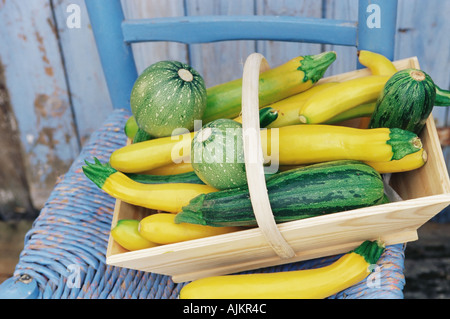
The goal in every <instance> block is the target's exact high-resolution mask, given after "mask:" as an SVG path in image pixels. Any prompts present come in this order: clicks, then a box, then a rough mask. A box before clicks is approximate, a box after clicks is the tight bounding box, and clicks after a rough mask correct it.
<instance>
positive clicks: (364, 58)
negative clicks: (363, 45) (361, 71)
mask: <svg viewBox="0 0 450 319" xmlns="http://www.w3.org/2000/svg"><path fill="white" fill-rule="evenodd" d="M357 54H358V61H359V63H361V64H362V65H364V66H365V67H367V68H368V69H369V70H370V71H371V72H372V74H373V75H386V76H392V75H394V74H395V73H396V72H397V68H396V67H395V65H394V64H393V63H392V62H391V60H389V59H388V58H386V57H385V56H384V55H382V54H379V53H376V52H372V51H368V50H359V51H358V52H357Z"/></svg>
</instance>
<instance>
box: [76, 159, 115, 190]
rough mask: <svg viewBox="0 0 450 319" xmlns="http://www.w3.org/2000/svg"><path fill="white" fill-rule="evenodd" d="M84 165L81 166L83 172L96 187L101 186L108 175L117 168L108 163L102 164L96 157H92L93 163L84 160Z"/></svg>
mask: <svg viewBox="0 0 450 319" xmlns="http://www.w3.org/2000/svg"><path fill="white" fill-rule="evenodd" d="M85 163H86V166H83V167H82V169H83V173H84V175H86V177H87V178H89V179H90V180H91V181H92V182H94V184H95V185H97V186H98V188H100V189H101V188H102V187H103V185H104V184H105V181H106V180H107V179H108V177H109V176H111V175H112V174H114V173H116V172H117V170H116V169H115V168H112V167H111V166H110V165H107V164H105V165H104V164H102V163H101V162H100V161H99V159H98V158H96V157H94V164H92V163H89V162H88V161H85Z"/></svg>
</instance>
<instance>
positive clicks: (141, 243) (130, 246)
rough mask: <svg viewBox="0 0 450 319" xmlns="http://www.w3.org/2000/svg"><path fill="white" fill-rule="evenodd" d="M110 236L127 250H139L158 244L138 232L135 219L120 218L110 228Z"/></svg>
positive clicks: (137, 223)
mask: <svg viewBox="0 0 450 319" xmlns="http://www.w3.org/2000/svg"><path fill="white" fill-rule="evenodd" d="M111 236H112V238H113V239H114V240H115V241H116V242H117V243H118V244H119V245H120V246H122V247H123V248H125V249H127V250H139V249H145V248H150V247H155V246H158V244H155V243H153V242H151V241H149V240H147V239H145V238H144V237H143V236H141V234H140V233H139V221H138V220H136V219H121V220H119V221H118V222H117V224H116V226H114V228H113V229H112V230H111Z"/></svg>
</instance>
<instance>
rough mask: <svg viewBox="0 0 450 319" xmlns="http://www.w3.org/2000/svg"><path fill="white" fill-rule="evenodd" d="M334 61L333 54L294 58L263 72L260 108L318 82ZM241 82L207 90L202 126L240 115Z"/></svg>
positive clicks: (330, 52)
mask: <svg viewBox="0 0 450 319" xmlns="http://www.w3.org/2000/svg"><path fill="white" fill-rule="evenodd" d="M334 60H336V52H334V51H328V52H323V53H320V54H316V55H305V56H299V57H296V58H294V59H292V60H290V61H288V62H286V63H284V64H282V65H280V66H278V67H274V68H272V69H269V70H267V71H264V72H262V73H261V75H260V80H259V103H260V105H259V106H260V107H263V106H267V105H269V104H271V103H274V102H276V101H279V100H282V99H284V98H286V97H288V96H291V95H294V94H297V93H299V92H302V91H305V90H307V89H309V88H310V87H312V86H313V85H314V83H316V82H317V81H318V80H320V79H321V78H322V77H323V75H324V73H325V71H326V70H327V69H328V67H329V66H330V65H331V63H333V62H334ZM241 99H242V79H236V80H233V81H230V82H226V83H222V84H219V85H216V86H213V87H210V88H208V89H207V106H206V109H205V112H204V114H203V124H207V123H209V122H211V121H213V120H216V119H219V118H235V117H237V116H239V113H240V112H241Z"/></svg>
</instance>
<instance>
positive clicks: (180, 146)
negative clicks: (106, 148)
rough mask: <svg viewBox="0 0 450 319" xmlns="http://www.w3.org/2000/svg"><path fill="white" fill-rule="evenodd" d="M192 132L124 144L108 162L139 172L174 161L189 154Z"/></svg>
mask: <svg viewBox="0 0 450 319" xmlns="http://www.w3.org/2000/svg"><path fill="white" fill-rule="evenodd" d="M194 134H195V133H194V132H191V133H185V134H180V135H176V136H168V137H161V138H155V139H152V140H148V141H143V142H140V143H136V144H130V145H126V146H124V147H122V148H119V149H117V150H115V151H114V152H113V153H112V154H111V156H110V158H109V162H110V164H111V166H112V167H114V168H115V169H117V170H118V171H121V172H125V173H140V172H145V171H149V170H152V169H155V168H158V167H161V166H165V165H169V164H172V163H176V162H182V161H183V158H185V157H186V156H189V155H190V152H191V140H192V138H193V137H194Z"/></svg>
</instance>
